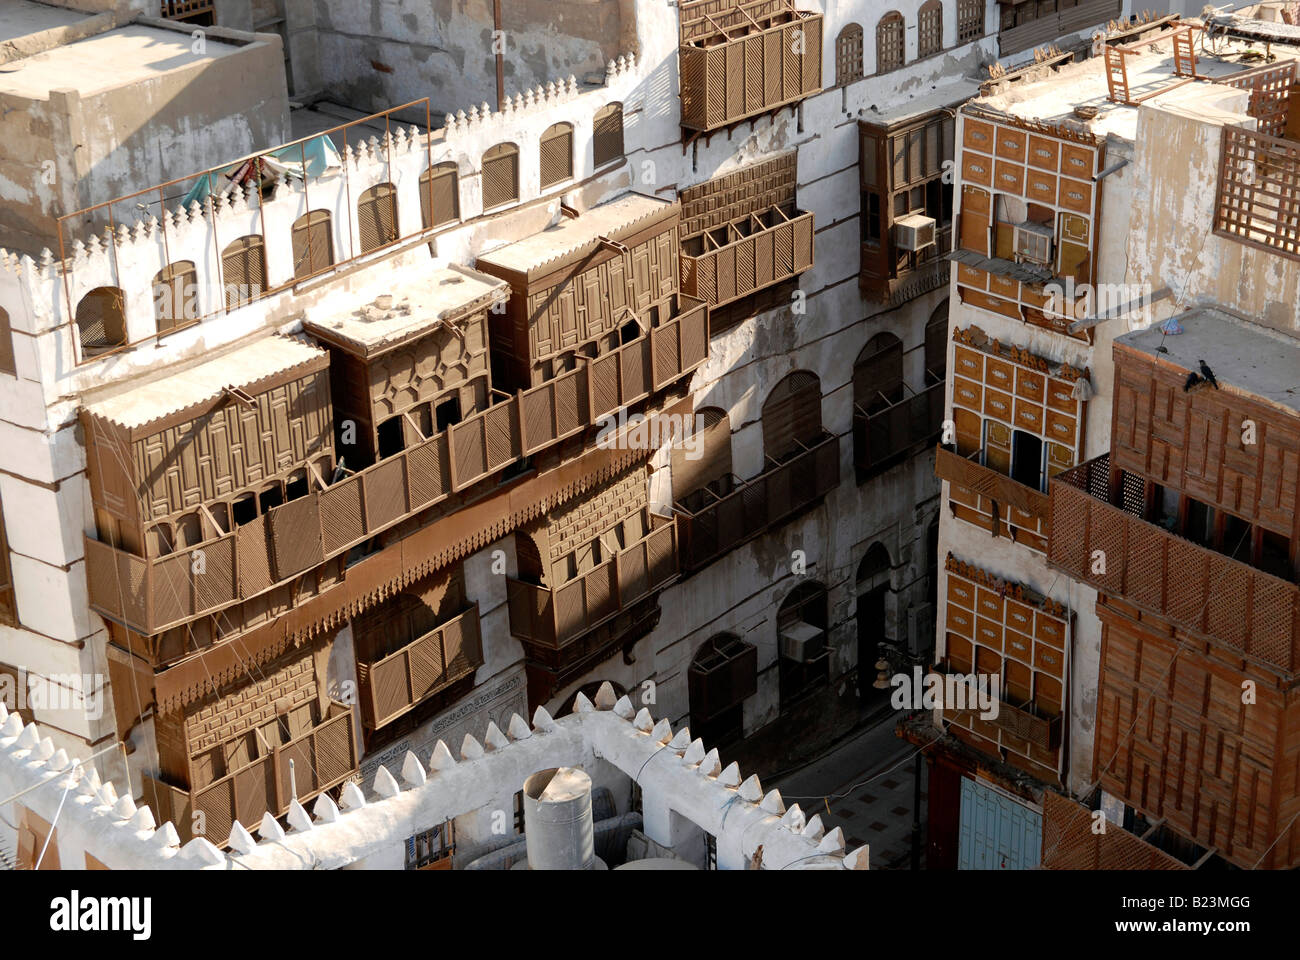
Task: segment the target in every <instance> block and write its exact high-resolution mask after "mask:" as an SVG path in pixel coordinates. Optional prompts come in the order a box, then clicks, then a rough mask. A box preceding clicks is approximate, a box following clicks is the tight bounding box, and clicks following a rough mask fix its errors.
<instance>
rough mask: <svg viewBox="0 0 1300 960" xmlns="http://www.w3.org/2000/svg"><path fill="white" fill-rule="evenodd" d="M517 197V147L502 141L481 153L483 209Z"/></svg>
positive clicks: (488, 208) (497, 205)
mask: <svg viewBox="0 0 1300 960" xmlns="http://www.w3.org/2000/svg"><path fill="white" fill-rule="evenodd" d="M518 199H519V148H518V147H516V146H515V145H514V144H513V143H502V144H498V145H497V146H495V147H493V148H492V149H491V150H489V151H488V152H487V153H485V154H483V209H484V210H490V209H492V208H493V207H499V206H501V205H502V204H503V203H512V202H514V201H515V200H518Z"/></svg>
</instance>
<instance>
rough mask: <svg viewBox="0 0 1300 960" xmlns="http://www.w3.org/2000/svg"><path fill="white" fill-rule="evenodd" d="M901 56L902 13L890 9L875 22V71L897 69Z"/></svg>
mask: <svg viewBox="0 0 1300 960" xmlns="http://www.w3.org/2000/svg"><path fill="white" fill-rule="evenodd" d="M903 57H904V48H903V15H902V14H901V13H899V12H898V11H897V10H891V11H889V13H887V14H885V15H884V16H883V17H881V18H880V22H879V23H878V24H876V72H877V73H888V72H889V71H890V70H897V69H898V68H899V67H901V66H902V65H903Z"/></svg>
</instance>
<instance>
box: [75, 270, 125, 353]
mask: <svg viewBox="0 0 1300 960" xmlns="http://www.w3.org/2000/svg"><path fill="white" fill-rule="evenodd" d="M76 321H77V330H78V332H79V333H80V334H81V355H82V356H83V357H93V356H96V355H97V354H101V353H103V352H104V351H106V350H112V349H113V348H114V347H120V346H123V345H124V344H125V343H126V309H125V298H124V297H123V295H122V291H121V290H120V289H119V288H118V287H96V288H95V289H94V290H91V291H90V292H89V293H87V294H86V295H85V296H84V297H82V298H81V302H80V303H78V304H77V315H76Z"/></svg>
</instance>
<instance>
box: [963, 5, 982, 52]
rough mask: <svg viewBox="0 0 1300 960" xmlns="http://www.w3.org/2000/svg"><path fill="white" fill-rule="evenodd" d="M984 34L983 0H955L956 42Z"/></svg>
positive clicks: (967, 41)
mask: <svg viewBox="0 0 1300 960" xmlns="http://www.w3.org/2000/svg"><path fill="white" fill-rule="evenodd" d="M982 36H984V0H957V42H958V43H969V42H970V41H972V40H978V39H979V38H980V37H982Z"/></svg>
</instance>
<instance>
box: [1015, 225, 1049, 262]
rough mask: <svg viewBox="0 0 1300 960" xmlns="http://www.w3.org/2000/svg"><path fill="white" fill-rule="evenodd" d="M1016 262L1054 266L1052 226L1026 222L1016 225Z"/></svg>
mask: <svg viewBox="0 0 1300 960" xmlns="http://www.w3.org/2000/svg"><path fill="white" fill-rule="evenodd" d="M1015 245H1016V260H1017V262H1019V263H1040V264H1042V265H1043V266H1048V267H1050V266H1051V265H1052V227H1051V224H1047V223H1038V222H1037V221H1035V220H1026V221H1025V222H1024V223H1020V224H1017V225H1016V236H1015Z"/></svg>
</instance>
